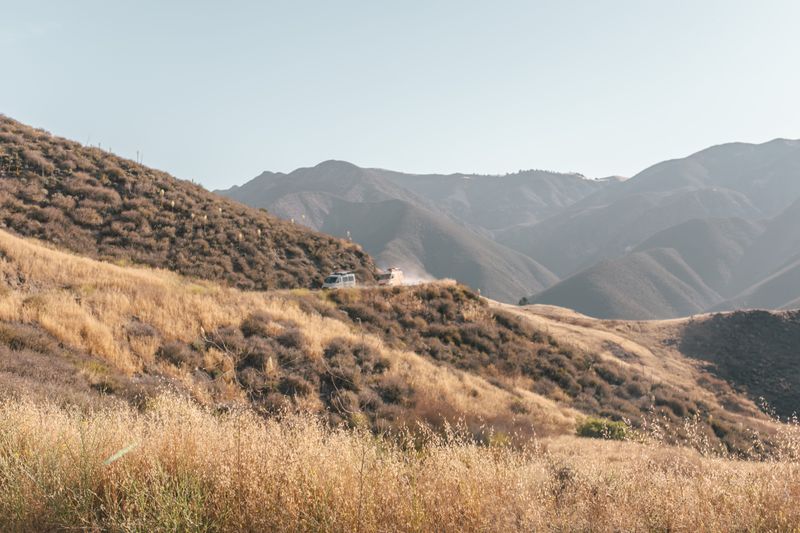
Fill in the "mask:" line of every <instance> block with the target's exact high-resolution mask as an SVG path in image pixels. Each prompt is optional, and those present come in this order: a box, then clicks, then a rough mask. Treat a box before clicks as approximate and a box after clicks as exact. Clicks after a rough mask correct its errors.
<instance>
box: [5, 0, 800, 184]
mask: <svg viewBox="0 0 800 533" xmlns="http://www.w3.org/2000/svg"><path fill="white" fill-rule="evenodd" d="M125 4H126V5H123V2H121V1H114V2H109V1H96V2H92V1H80V0H78V1H75V0H72V1H56V0H53V1H51V2H37V1H35V0H34V1H31V0H25V1H22V0H0V51H1V52H2V53H1V54H0V58H2V63H0V72H2V74H0V113H5V114H7V115H9V116H11V117H13V118H16V119H18V120H21V121H23V122H26V123H29V124H32V125H34V126H38V127H43V128H45V129H47V130H49V131H51V132H53V133H56V134H58V135H62V136H65V137H70V138H73V139H75V140H79V141H81V142H84V143H85V142H87V141H88V142H90V143H91V144H95V145H96V144H97V143H101V145H102V147H103V148H111V149H112V150H113V151H114V152H115V153H118V154H121V155H124V156H127V157H131V158H133V157H134V156H135V153H136V151H137V150H141V151H142V152H143V154H144V162H145V164H148V165H151V166H154V167H158V168H161V169H164V170H167V171H169V172H171V173H173V174H175V175H176V176H178V177H181V178H185V179H194V180H196V181H200V182H201V183H203V184H204V185H206V186H207V187H209V188H217V187H227V186H230V185H233V184H234V183H241V182H243V181H246V180H247V179H249V178H251V177H253V176H255V175H257V174H258V173H260V172H261V171H262V170H280V171H288V170H291V169H294V168H296V167H300V166H311V165H314V164H316V163H318V162H320V161H322V160H325V159H345V160H348V161H352V162H354V163H356V164H358V165H362V166H378V167H383V168H391V169H396V170H404V171H412V172H456V171H459V172H484V173H505V172H509V171H516V170H519V169H527V168H544V169H552V170H560V171H576V172H582V173H584V174H586V175H588V176H592V177H600V176H605V175H609V174H623V175H632V174H634V173H636V172H638V171H639V170H641V169H642V168H644V167H646V166H648V165H650V164H652V163H655V162H658V161H660V160H663V159H667V158H671V157H678V156H684V155H687V154H689V153H691V152H693V151H696V150H698V149H701V148H704V147H706V146H709V145H712V144H719V143H722V142H727V141H733V140H741V141H749V142H763V141H766V140H769V139H772V138H775V137H791V138H798V137H800V32H798V24H800V2H798V1H795V0H785V1H756V0H752V1H746V2H745V1H733V0H720V1H699V0H691V1H679V0H670V1H655V0H653V1H647V0H635V1H621V0H615V1H611V0H608V1H600V0H587V1H584V2H578V1H572V2H571V1H564V0H558V1H556V0H553V1H551V2H535V1H530V0H529V1H520V2H512V1H508V2H506V1H500V0H498V1H493V2H487V1H480V2H477V1H476V2H470V1H465V0H455V1H436V0H426V1H419V2H416V1H409V0H404V1H402V2H389V1H377V0H369V1H367V0H365V1H363V2H350V1H346V0H337V1H332V0H329V1H319V2H304V1H298V0H295V1H285V2H277V1H276V2H268V1H262V2H244V1H238V2H237V1H228V2H222V1H219V2H213V3H212V2H200V1H191V2H189V1H187V2H179V1H166V0H163V1H159V2H149V1H141V0H139V1H135V2H134V1H130V2H127V3H125Z"/></svg>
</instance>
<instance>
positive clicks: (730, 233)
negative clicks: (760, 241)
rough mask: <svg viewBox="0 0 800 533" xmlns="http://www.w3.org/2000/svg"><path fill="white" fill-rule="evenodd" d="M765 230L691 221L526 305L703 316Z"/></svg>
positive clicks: (613, 314)
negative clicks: (748, 249)
mask: <svg viewBox="0 0 800 533" xmlns="http://www.w3.org/2000/svg"><path fill="white" fill-rule="evenodd" d="M762 231H763V226H762V225H761V224H759V223H757V222H749V221H746V220H742V219H736V218H734V219H702V220H701V219H695V220H690V221H688V222H684V223H682V224H678V225H676V226H673V227H671V228H669V229H667V230H664V231H661V232H659V233H657V234H655V235H653V236H652V237H650V238H649V239H647V240H646V241H645V242H643V243H641V244H640V245H638V246H637V247H636V248H635V249H634V250H633V251H632V253H628V254H625V255H623V256H621V257H617V258H615V259H610V260H603V261H600V262H599V263H597V264H595V265H593V266H591V267H589V268H587V269H586V270H583V271H581V272H579V273H577V274H575V275H573V276H571V277H569V278H567V279H565V280H564V281H562V282H560V283H558V284H557V285H555V286H554V287H551V288H550V289H548V290H546V291H544V292H541V293H539V294H537V295H535V296H532V297H528V298H526V299H525V301H524V302H523V303H545V304H552V305H561V306H568V307H570V308H572V309H575V310H576V311H579V312H581V313H584V314H588V315H592V316H598V317H603V318H623V317H628V318H630V317H636V318H638V319H654V318H667V317H677V316H685V315H688V314H695V313H699V312H702V311H704V310H706V309H708V308H709V307H712V306H714V305H717V304H719V303H720V302H722V301H723V300H724V298H725V297H726V296H729V295H730V288H729V284H730V281H731V279H732V277H733V271H734V268H735V266H736V265H737V264H738V262H739V261H740V259H741V257H742V255H743V254H744V251H745V249H747V247H748V246H750V245H751V244H752V243H753V242H755V240H756V239H757V238H758V236H759V235H760V234H761V232H762ZM798 295H799V296H800V294H798Z"/></svg>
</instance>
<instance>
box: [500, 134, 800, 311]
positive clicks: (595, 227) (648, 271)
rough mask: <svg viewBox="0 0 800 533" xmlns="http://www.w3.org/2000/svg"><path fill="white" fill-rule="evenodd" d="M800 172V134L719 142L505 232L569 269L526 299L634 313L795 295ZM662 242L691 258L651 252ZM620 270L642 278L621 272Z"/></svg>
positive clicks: (513, 242) (546, 261)
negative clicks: (663, 257)
mask: <svg viewBox="0 0 800 533" xmlns="http://www.w3.org/2000/svg"><path fill="white" fill-rule="evenodd" d="M798 175H800V142H798V141H788V140H782V139H778V140H775V141H770V142H767V143H763V144H757V145H753V144H745V143H732V144H726V145H720V146H716V147H712V148H709V149H707V150H703V151H701V152H698V153H696V154H693V155H691V156H689V157H686V158H683V159H677V160H672V161H666V162H663V163H659V164H657V165H654V166H652V167H650V168H648V169H646V170H644V171H643V172H641V173H639V174H637V175H636V176H634V177H633V178H631V179H629V180H626V181H624V182H622V183H620V184H618V185H617V186H616V187H613V188H607V189H603V190H600V191H598V192H597V193H595V194H593V195H591V196H588V197H586V198H584V199H583V200H581V201H579V202H576V203H575V204H573V205H572V206H570V207H568V208H566V209H565V210H563V211H562V212H560V213H558V214H556V215H555V216H553V217H551V218H549V219H547V220H544V221H542V222H541V223H539V224H536V225H534V226H533V227H528V228H526V227H514V228H509V229H508V230H506V231H504V232H502V233H500V234H498V240H499V241H500V242H502V243H504V244H506V245H507V246H509V247H511V248H514V249H516V250H519V251H520V252H521V253H523V254H526V255H528V256H529V257H535V258H540V262H541V263H542V264H543V265H544V266H545V267H547V268H548V269H550V270H551V271H552V272H554V273H555V274H556V275H557V276H559V277H561V278H562V281H561V283H560V285H557V286H554V287H552V288H550V289H548V290H547V291H546V292H543V291H540V293H538V294H532V295H531V296H527V297H526V298H525V301H531V302H546V303H549V304H553V305H563V306H567V307H570V306H572V307H575V308H576V309H579V310H582V311H584V312H587V313H589V314H594V316H598V317H605V318H612V317H616V318H629V319H636V318H639V319H642V318H670V317H677V316H681V315H683V314H688V313H696V312H704V311H709V310H714V309H736V308H740V307H754V306H769V307H770V308H780V307H785V306H789V305H791V302H794V301H796V300H797V299H798V298H800V290H798V288H797V286H796V285H793V284H792V281H793V280H794V279H795V278H793V277H792V274H791V271H792V268H793V265H794V264H795V262H796V261H797V260H798V258H800V256H798V253H800V249H799V248H798V242H797V232H796V231H795V228H796V227H797V224H798V221H800V218H798V213H799V212H800V211H798V203H797V202H798V201H799V200H800V185H798V183H800V181H798V180H797V176H798ZM658 248H662V249H667V250H673V251H674V253H675V254H677V255H678V256H679V257H680V260H681V261H682V262H683V263H685V266H682V267H681V268H680V269H679V270H678V271H675V270H670V269H666V270H667V271H668V272H665V271H664V270H665V269H659V268H658V267H654V266H653V265H652V264H650V262H651V260H652V258H650V259H647V260H645V258H644V257H643V256H642V255H641V254H643V253H644V254H646V255H652V250H654V249H658ZM611 265H614V267H613V268H611ZM651 267H653V268H651ZM621 271H625V272H627V273H628V274H629V275H630V276H631V278H632V279H633V280H635V281H634V282H632V283H630V284H625V283H621V278H620V272H621ZM698 280H699V283H700V285H702V287H700V285H698ZM685 286H690V287H693V290H692V291H693V292H687V290H686V288H685ZM707 289H708V290H707ZM576 290H580V291H583V290H585V291H587V294H589V295H591V300H592V301H581V300H580V298H579V294H578V293H577V292H576ZM698 291H699V292H698ZM532 292H533V291H532Z"/></svg>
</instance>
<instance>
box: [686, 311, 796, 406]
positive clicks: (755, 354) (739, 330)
mask: <svg viewBox="0 0 800 533" xmlns="http://www.w3.org/2000/svg"><path fill="white" fill-rule="evenodd" d="M798 346H800V311H784V312H769V311H737V312H735V313H724V314H715V315H711V316H706V317H700V318H698V319H696V320H690V321H687V322H686V323H685V326H684V327H683V330H682V336H681V342H680V346H679V347H680V350H681V351H682V352H683V353H685V354H686V355H688V356H690V357H694V358H697V359H699V360H701V361H705V362H707V363H708V370H709V372H711V373H713V374H715V375H716V376H718V377H719V378H722V379H724V380H726V381H728V382H730V383H733V384H735V386H737V387H738V388H740V389H741V390H743V391H744V392H746V393H747V394H749V395H750V396H751V397H753V398H759V397H760V398H763V399H764V400H766V402H767V403H768V404H769V406H770V407H771V408H772V409H774V410H775V412H776V413H777V414H778V415H780V416H783V417H790V416H792V415H795V414H797V413H798V411H800V401H799V398H800V396H798V391H800V374H798V372H797V364H798V362H800V354H798Z"/></svg>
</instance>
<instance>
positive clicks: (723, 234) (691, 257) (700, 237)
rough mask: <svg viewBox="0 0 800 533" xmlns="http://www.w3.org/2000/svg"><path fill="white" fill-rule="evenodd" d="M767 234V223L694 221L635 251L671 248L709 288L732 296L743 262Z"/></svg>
mask: <svg viewBox="0 0 800 533" xmlns="http://www.w3.org/2000/svg"><path fill="white" fill-rule="evenodd" d="M763 231H764V226H763V224H761V223H758V222H750V221H747V220H742V219H739V218H708V219H694V220H690V221H688V222H684V223H683V224H678V225H677V226H673V227H671V228H668V229H666V230H664V231H662V232H659V233H656V234H655V235H653V236H652V237H650V238H649V239H647V240H646V241H645V242H643V243H642V244H640V245H639V246H637V247H636V248H635V251H646V250H650V249H653V248H671V249H673V250H675V251H676V252H678V254H680V256H681V258H682V259H683V261H684V262H685V263H686V264H687V265H688V266H689V267H690V268H691V269H692V270H693V271H694V272H695V273H696V274H697V275H698V276H699V277H700V279H702V280H703V282H704V283H705V284H706V285H708V286H709V287H711V288H712V289H714V290H715V291H716V292H718V293H720V294H722V295H723V296H730V295H731V291H732V290H733V289H731V288H730V284H731V281H732V280H733V277H734V272H735V270H736V269H737V268H738V264H739V262H740V260H741V259H742V257H743V256H744V254H745V252H746V250H748V249H749V247H750V246H751V245H752V244H753V243H754V242H758V240H759V238H760V235H761V234H762V232H763Z"/></svg>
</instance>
